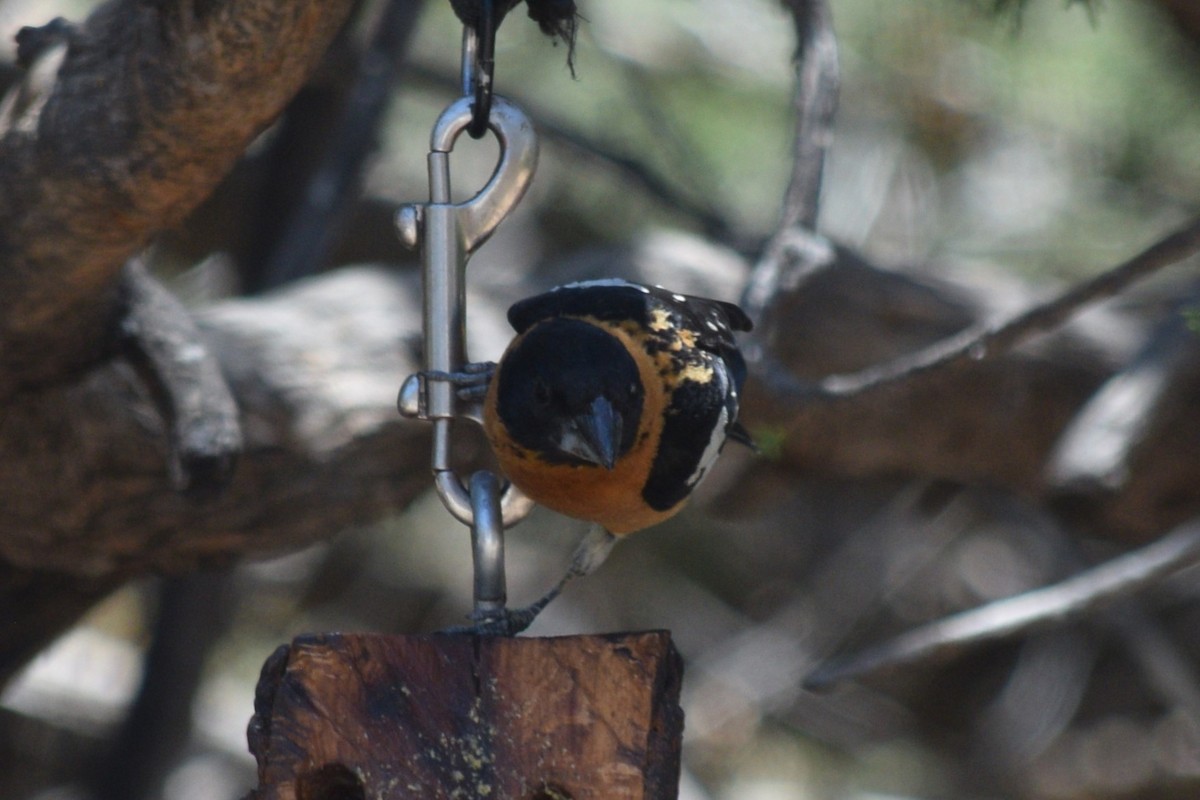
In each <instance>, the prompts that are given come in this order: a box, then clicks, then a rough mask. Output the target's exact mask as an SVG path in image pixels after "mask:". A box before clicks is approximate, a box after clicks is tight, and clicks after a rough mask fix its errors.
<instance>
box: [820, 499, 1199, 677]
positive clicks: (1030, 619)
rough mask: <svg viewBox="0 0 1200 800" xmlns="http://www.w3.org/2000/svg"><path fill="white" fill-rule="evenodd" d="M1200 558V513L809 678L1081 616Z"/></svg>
mask: <svg viewBox="0 0 1200 800" xmlns="http://www.w3.org/2000/svg"><path fill="white" fill-rule="evenodd" d="M1198 560H1200V520H1193V521H1191V522H1188V523H1186V524H1184V525H1181V526H1180V527H1179V528H1177V529H1176V530H1174V531H1172V532H1171V533H1170V534H1168V535H1167V536H1164V537H1163V538H1161V539H1159V540H1158V541H1156V542H1154V543H1152V544H1149V545H1147V546H1146V547H1143V548H1141V549H1140V550H1135V551H1133V552H1131V553H1127V554H1125V555H1123V556H1119V557H1117V558H1114V559H1113V560H1111V561H1108V562H1106V563H1104V564H1101V565H1099V566H1097V567H1093V568H1092V569H1089V570H1087V571H1086V572H1083V573H1080V574H1079V575H1076V576H1075V577H1073V578H1069V579H1067V580H1065V581H1062V582H1061V583H1057V584H1055V585H1053V586H1047V587H1045V588H1042V589H1036V590H1034V591H1031V592H1025V593H1024V594H1020V595H1017V596H1015V597H1009V598H1006V599H1004V600H999V601H997V602H995V603H989V604H988V605H985V606H981V607H979V608H975V609H972V610H970V611H965V612H963V613H961V614H955V615H954V616H951V617H947V618H945V619H941V620H938V621H936V622H933V623H930V624H928V625H925V626H923V627H920V628H917V629H915V630H912V631H909V632H907V633H905V634H903V635H901V636H898V637H896V638H895V639H892V640H891V641H888V642H885V643H883V644H881V645H878V646H876V647H871V648H868V649H867V650H864V651H862V652H861V653H857V654H854V655H851V656H847V657H845V658H839V659H833V660H831V661H829V662H827V663H826V664H824V665H823V666H822V667H820V668H819V669H817V670H816V671H815V672H813V673H812V674H811V675H810V676H809V677H808V678H807V679H806V681H805V683H806V685H807V686H809V687H810V688H822V687H825V686H829V685H831V684H833V683H836V682H837V681H841V680H846V679H849V678H858V677H863V676H865V675H868V674H871V673H874V672H878V671H881V670H884V669H889V668H892V667H897V666H901V665H911V664H915V663H920V662H923V661H930V660H935V659H938V658H942V657H945V656H947V655H950V654H953V653H957V652H959V651H961V650H962V649H963V648H964V647H968V646H972V645H976V644H981V643H983V642H988V641H993V640H996V639H1000V638H1002V637H1005V636H1011V635H1013V634H1016V633H1028V632H1030V631H1033V630H1036V629H1038V628H1040V627H1044V626H1046V625H1052V624H1062V623H1064V622H1067V621H1069V620H1072V619H1076V618H1078V617H1079V616H1081V615H1082V614H1084V613H1086V612H1088V611H1091V610H1092V609H1094V608H1096V607H1097V606H1099V605H1101V604H1103V603H1106V602H1111V601H1112V600H1114V599H1117V598H1120V597H1125V596H1128V595H1130V594H1133V593H1135V592H1137V591H1139V590H1141V589H1144V588H1145V587H1147V586H1149V585H1151V584H1153V583H1155V582H1157V581H1158V580H1160V579H1161V578H1163V577H1165V576H1167V575H1170V574H1171V573H1174V572H1178V571H1179V570H1181V569H1183V568H1185V567H1188V566H1191V565H1192V564H1195V563H1196V562H1197V561H1198Z"/></svg>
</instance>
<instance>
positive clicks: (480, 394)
mask: <svg viewBox="0 0 1200 800" xmlns="http://www.w3.org/2000/svg"><path fill="white" fill-rule="evenodd" d="M495 372H496V362H494V361H469V362H467V363H466V364H463V365H462V369H460V370H459V371H457V372H443V371H441V370H437V369H430V370H425V372H424V373H422V374H424V375H425V379H426V380H435V381H449V382H450V383H453V384H454V393H455V395H456V396H457V397H458V399H459V400H465V401H467V402H479V401H482V400H483V398H484V397H485V396H486V395H487V391H488V384H489V383H491V381H492V375H494V374H495Z"/></svg>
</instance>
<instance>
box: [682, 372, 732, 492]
mask: <svg viewBox="0 0 1200 800" xmlns="http://www.w3.org/2000/svg"><path fill="white" fill-rule="evenodd" d="M713 377H715V378H716V380H717V384H718V385H719V386H720V387H721V394H722V395H725V394H726V393H727V392H728V390H729V388H730V387H729V376H728V375H726V374H725V369H724V368H723V367H718V368H717V369H715V370H713ZM727 427H729V404H728V403H722V404H721V416H720V417H718V418H717V424H716V425H714V426H713V429H712V433H711V434H710V435H709V439H708V444H707V445H705V447H704V452H703V453H701V454H700V461H699V462H698V463H697V464H696V470H695V472H693V473H692V474H691V475H690V476H689V477H688V479H687V486H688V489H694V488H696V485H697V484H699V483H700V481H702V480H704V476H705V474H706V473H707V472H708V468H709V467H711V466H712V465H713V462H714V461H716V460H717V456H719V455H720V454H721V447H722V446H723V445H724V444H725V429H726V428H727Z"/></svg>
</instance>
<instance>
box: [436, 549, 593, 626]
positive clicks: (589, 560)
mask: <svg viewBox="0 0 1200 800" xmlns="http://www.w3.org/2000/svg"><path fill="white" fill-rule="evenodd" d="M616 543H617V537H616V536H614V535H613V534H611V533H609V532H608V531H606V530H605V529H604V528H602V527H600V526H599V525H593V526H592V529H591V530H590V531H588V533H587V536H585V537H584V538H583V541H581V542H580V543H579V546H578V547H576V548H575V554H574V555H572V556H571V566H570V567H568V568H567V573H566V574H565V575H563V576H562V579H561V580H559V582H558V583H556V584H555V585H554V586H553V587H551V589H550V591H548V592H546V593H545V594H544V595H542V596H541V597H539V598H538V599H537V600H536V601H535V602H533V603H531V604H530V605H527V606H525V607H524V608H505V609H502V610H500V611H498V612H491V613H489V614H487V615H485V616H484V617H482V618H480V619H476V620H475V623H474V624H473V625H470V626H464V627H463V628H458V629H454V631H453V632H469V633H475V634H478V635H480V636H516V635H517V634H518V633H520V632H521V631H523V630H525V629H526V628H528V627H529V626H530V625H532V624H533V621H534V620H535V619H537V615H538V614H540V613H542V609H544V608H545V607H546V606H548V605H550V603H551V602H552V601H553V600H554V598H556V597H558V595H559V594H561V593H562V590H563V587H565V586H566V585H567V584H568V583H570V582H571V581H572V580H574V579H575V578H582V577H583V576H584V575H590V574H592V573H593V572H595V571H596V570H597V569H599V567H600V565H601V564H603V563H604V561H605V560H606V559H607V558H608V554H609V553H611V552H612V549H613V545H615V544H616Z"/></svg>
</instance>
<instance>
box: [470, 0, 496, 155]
mask: <svg viewBox="0 0 1200 800" xmlns="http://www.w3.org/2000/svg"><path fill="white" fill-rule="evenodd" d="M476 22H477V24H476V25H464V26H463V45H462V93H463V96H464V97H468V98H471V99H472V101H473V102H472V104H471V124H470V125H469V126H468V127H467V135H469V136H470V137H471V138H472V139H482V138H483V135H484V134H485V133H487V129H488V120H489V119H490V118H491V112H492V87H493V82H494V75H495V72H496V5H495V2H494V0H482V1H481V2H480V4H479V18H478V20H477V21H476Z"/></svg>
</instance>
